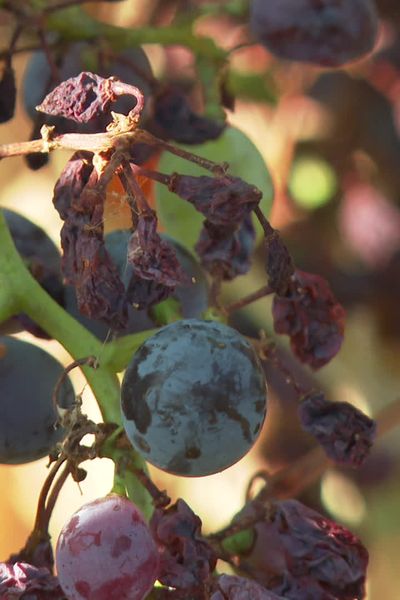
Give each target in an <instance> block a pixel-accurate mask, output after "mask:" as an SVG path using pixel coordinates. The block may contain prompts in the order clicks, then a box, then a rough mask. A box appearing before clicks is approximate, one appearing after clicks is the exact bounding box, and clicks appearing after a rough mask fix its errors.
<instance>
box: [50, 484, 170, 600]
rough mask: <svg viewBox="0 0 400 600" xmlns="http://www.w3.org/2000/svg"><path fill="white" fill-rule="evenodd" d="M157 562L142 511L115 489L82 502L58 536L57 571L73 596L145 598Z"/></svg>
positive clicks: (86, 599) (85, 599)
mask: <svg viewBox="0 0 400 600" xmlns="http://www.w3.org/2000/svg"><path fill="white" fill-rule="evenodd" d="M158 565H159V558H158V551H157V547H156V544H155V542H154V540H153V538H152V536H151V533H150V530H149V528H148V526H147V524H146V522H145V520H144V518H143V516H142V514H141V513H140V512H139V510H138V508H137V507H136V506H135V505H134V504H133V503H132V502H130V501H129V500H128V499H127V498H122V497H120V496H117V495H114V494H112V495H109V496H106V497H105V498H99V499H98V500H95V501H94V502H90V503H89V504H86V505H84V506H82V507H81V508H80V509H79V510H78V511H77V512H76V513H75V514H74V515H73V516H72V517H71V519H70V520H69V521H68V522H67V523H66V524H65V525H64V527H63V529H62V531H61V533H60V537H59V538H58V542H57V549H56V566H57V574H58V578H59V580H60V585H61V587H62V589H63V591H64V593H65V594H66V596H67V597H68V599H69V600H143V598H145V597H146V595H147V594H148V593H149V591H150V590H151V588H152V587H153V584H154V582H155V580H156V578H157V574H158Z"/></svg>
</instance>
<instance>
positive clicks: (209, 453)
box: [121, 319, 266, 476]
mask: <svg viewBox="0 0 400 600" xmlns="http://www.w3.org/2000/svg"><path fill="white" fill-rule="evenodd" d="M121 404H122V414H123V422H124V426H125V429H126V432H127V435H128V437H129V439H130V441H131V443H132V444H133V445H134V446H135V448H137V449H138V450H139V451H140V452H142V453H143V456H144V457H145V458H146V460H148V461H149V462H151V463H152V464H154V465H156V466H157V467H159V468H161V469H164V470H166V471H168V472H171V473H175V474H177V475H187V476H203V475H210V474H212V473H216V472H218V471H222V470H223V469H226V468H227V467H229V466H231V465H232V464H234V463H235V462H237V461H238V460H239V459H240V458H242V456H244V454H246V452H248V451H249V450H250V448H251V447H252V445H253V444H254V442H255V440H256V439H257V436H258V434H259V433H260V430H261V426H262V424H263V422H264V418H265V412H266V382H265V378H264V372H263V370H262V368H261V366H260V363H259V361H258V357H257V355H256V353H255V352H254V350H253V348H252V346H251V345H250V344H249V343H248V342H247V341H246V340H245V339H244V338H243V337H242V336H241V335H240V334H238V333H237V332H236V331H235V330H234V329H232V328H231V327H227V326H226V325H222V324H221V323H215V322H212V321H200V320H198V319H186V320H183V321H176V322H175V323H172V324H170V325H167V326H166V327H164V328H163V329H161V330H160V331H159V332H158V333H156V334H155V335H153V336H152V337H150V338H148V339H147V340H146V342H145V343H144V344H143V345H142V346H141V347H140V348H139V350H138V351H137V352H136V354H135V355H134V357H133V359H132V361H131V363H130V365H129V367H128V369H127V370H126V372H125V376H124V379H123V383H122V389H121Z"/></svg>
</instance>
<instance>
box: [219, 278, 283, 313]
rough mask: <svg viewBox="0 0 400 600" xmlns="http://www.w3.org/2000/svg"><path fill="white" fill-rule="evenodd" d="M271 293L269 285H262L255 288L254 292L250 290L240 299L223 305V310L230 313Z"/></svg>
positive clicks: (272, 291)
mask: <svg viewBox="0 0 400 600" xmlns="http://www.w3.org/2000/svg"><path fill="white" fill-rule="evenodd" d="M273 293H274V290H273V289H271V288H270V287H269V285H264V286H263V287H261V288H260V289H258V290H256V291H255V292H252V293H251V294H249V295H248V296H245V297H244V298H241V299H240V300H237V301H236V302H232V303H231V304H228V305H227V306H224V309H223V310H224V311H225V313H227V314H231V313H233V312H235V311H236V310H240V309H241V308H244V307H245V306H247V305H248V304H251V303H252V302H255V301H256V300H260V298H264V297H265V296H269V295H270V294H273Z"/></svg>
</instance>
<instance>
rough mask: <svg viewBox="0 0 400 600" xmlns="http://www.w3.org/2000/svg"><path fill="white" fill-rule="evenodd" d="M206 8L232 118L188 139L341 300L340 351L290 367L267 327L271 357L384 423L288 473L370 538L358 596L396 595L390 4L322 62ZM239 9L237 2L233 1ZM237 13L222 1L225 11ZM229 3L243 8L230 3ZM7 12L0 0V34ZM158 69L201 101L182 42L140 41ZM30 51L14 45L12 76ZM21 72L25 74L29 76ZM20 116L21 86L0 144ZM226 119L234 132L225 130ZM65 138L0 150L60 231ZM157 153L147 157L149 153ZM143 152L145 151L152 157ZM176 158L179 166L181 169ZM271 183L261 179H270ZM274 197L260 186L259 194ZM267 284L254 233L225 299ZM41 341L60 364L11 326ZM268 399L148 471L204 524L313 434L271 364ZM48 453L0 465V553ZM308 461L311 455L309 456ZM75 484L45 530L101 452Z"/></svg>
mask: <svg viewBox="0 0 400 600" xmlns="http://www.w3.org/2000/svg"><path fill="white" fill-rule="evenodd" d="M191 4H194V3H192V2H179V1H178V0H164V1H157V0H125V1H124V2H117V3H101V2H100V3H96V4H94V3H89V4H87V5H85V8H84V10H86V11H87V12H88V13H89V14H91V15H92V16H95V17H96V18H97V19H99V20H101V21H104V22H106V23H113V24H116V25H121V26H123V27H127V28H132V29H135V28H140V27H141V26H144V25H146V24H148V23H152V24H153V25H157V26H159V27H163V26H167V25H168V24H169V23H170V22H171V21H172V20H173V19H174V18H176V16H177V15H178V16H179V18H181V19H183V20H184V18H185V15H186V14H187V11H189V10H190V5H191ZM198 4H199V3H198ZM209 4H211V5H212V9H211V10H210V11H209V14H208V15H207V16H203V17H202V18H199V19H198V20H197V21H196V22H195V23H194V28H195V31H196V32H197V33H198V34H199V35H207V36H210V37H212V38H213V39H214V40H215V42H216V44H217V45H219V46H221V47H224V48H234V49H235V50H234V51H232V52H231V53H230V69H229V73H228V76H227V77H226V81H225V83H224V85H225V94H226V95H227V96H228V97H229V99H230V101H229V102H228V105H229V107H230V108H229V109H227V110H226V113H227V121H228V123H229V126H232V127H233V128H235V130H234V129H229V130H227V131H225V133H224V134H223V135H222V137H221V138H220V139H219V140H216V141H215V142H208V143H207V144H206V145H203V146H202V147H201V146H199V147H198V146H196V147H195V148H194V151H198V152H199V153H200V154H203V155H206V156H207V157H209V158H211V159H213V160H218V161H225V160H226V161H228V162H230V163H231V164H232V165H233V169H232V170H233V172H234V173H235V174H238V175H240V176H241V177H242V178H243V179H245V180H247V181H249V182H250V183H254V184H256V185H258V186H259V187H260V188H261V189H262V190H263V191H264V194H265V201H264V202H265V204H264V208H265V209H266V210H267V211H268V210H269V209H270V220H271V223H272V225H273V226H274V227H276V228H278V229H279V230H280V232H281V234H282V236H283V238H284V240H285V242H286V243H287V245H288V247H289V249H290V251H291V253H292V255H293V257H294V260H295V263H296V265H297V266H298V267H299V268H301V269H302V270H307V271H312V272H316V273H318V274H321V275H323V276H324V277H326V278H327V279H328V281H329V282H330V284H331V286H332V289H333V291H334V293H335V295H336V296H337V298H338V299H339V301H340V302H342V304H343V305H344V307H345V309H346V313H347V321H346V335H345V342H344V345H343V347H342V349H341V351H340V353H339V355H338V356H337V357H336V358H335V359H334V360H333V361H332V362H331V363H330V364H329V365H328V366H326V367H324V368H323V369H321V371H319V372H318V373H312V372H311V371H309V370H308V369H306V368H305V367H302V366H301V365H300V364H299V363H297V362H296V361H295V359H294V358H293V357H292V355H291V354H290V352H289V350H288V347H287V345H286V344H285V341H284V340H282V339H279V340H277V341H278V342H279V355H280V356H281V360H282V361H283V362H284V363H285V364H287V365H288V366H289V368H290V369H291V370H292V371H293V372H294V373H295V374H296V377H297V378H298V379H299V381H302V382H304V383H305V384H306V385H308V386H317V387H321V388H322V389H323V390H324V391H325V392H326V394H327V396H328V397H329V398H331V399H332V400H343V401H349V402H351V403H353V404H355V405H356V406H358V407H359V408H361V409H362V410H364V411H365V412H366V413H367V414H370V415H372V416H377V415H378V414H382V415H383V422H382V423H381V425H380V427H381V432H382V435H381V436H380V437H379V439H378V441H377V442H376V445H375V447H374V448H373V450H372V453H371V456H370V458H369V459H368V460H367V462H366V464H365V466H363V467H362V468H361V469H360V470H359V471H352V470H348V469H346V470H345V469H339V468H333V467H329V468H327V469H325V470H324V472H323V473H322V474H321V475H320V476H319V477H317V476H316V477H311V478H310V479H312V481H311V483H310V484H309V485H308V486H302V484H301V482H298V483H299V491H298V495H299V497H300V498H301V499H302V500H303V501H304V502H305V503H306V504H308V505H309V506H311V507H314V508H316V509H317V510H321V511H325V512H326V513H327V514H329V515H331V516H332V517H333V518H334V519H336V520H337V521H338V522H340V523H343V524H344V525H346V526H348V527H349V528H350V529H351V530H353V531H354V532H355V533H357V534H358V535H359V536H360V537H361V538H362V540H363V542H364V543H365V545H366V547H367V548H368V550H369V552H370V569H369V578H368V598H369V599H370V600H377V599H378V598H379V599H381V598H385V599H388V600H390V599H392V598H393V599H394V598H398V597H400V584H399V580H398V549H399V547H400V520H399V517H398V507H399V503H400V479H399V474H400V464H399V454H400V435H399V428H398V425H397V424H398V423H399V421H400V404H399V403H400V387H399V383H400V368H399V367H400V365H399V358H400V310H399V306H400V11H399V6H398V2H397V1H395V0H380V1H379V2H377V4H378V9H379V11H380V16H381V25H380V35H379V40H378V44H377V47H376V48H375V50H374V52H373V53H372V54H371V55H370V56H368V57H367V58H366V59H364V60H362V61H359V62H356V63H354V64H352V65H351V67H349V68H346V69H340V70H326V69H320V68H316V67H312V66H308V65H304V64H300V63H298V64H296V63H288V62H285V61H279V60H277V59H275V58H274V57H273V56H272V55H271V54H270V53H269V52H268V51H267V50H265V49H264V48H263V47H261V46H260V45H256V44H254V43H252V44H251V43H250V44H249V43H248V41H249V33H248V30H247V28H246V26H245V24H244V22H243V19H242V18H237V17H236V16H235V14H232V15H229V14H227V12H226V11H220V10H219V8H221V6H220V5H223V4H224V3H223V2H219V3H218V2H213V3H209ZM235 4H236V5H237V9H238V11H239V9H240V8H241V7H242V5H243V3H240V2H237V3H234V2H230V3H229V6H230V7H234V6H235ZM231 12H233V13H234V11H231ZM239 12H240V11H239ZM10 32H11V25H10V21H9V19H8V18H6V16H5V15H3V14H2V13H1V12H0V39H2V40H6V39H8V37H9V36H10ZM144 49H145V52H146V54H147V57H148V59H149V61H150V63H151V66H152V69H153V72H154V75H155V77H157V78H161V79H163V80H164V81H168V82H174V83H176V84H179V86H180V87H181V88H182V89H183V90H185V92H186V93H187V94H188V97H189V98H190V101H191V103H192V105H193V106H194V107H195V108H196V109H197V110H200V111H201V109H202V100H201V99H202V90H201V89H200V86H199V83H198V79H197V78H196V67H195V65H194V60H193V55H192V54H191V53H190V52H189V51H188V50H186V49H184V48H182V47H180V46H173V45H171V46H168V47H167V48H165V47H161V46H159V45H156V44H152V45H146V47H145V48H144ZM29 60H30V53H29V52H27V53H20V54H17V55H16V56H15V59H14V61H13V62H14V67H15V69H16V73H17V82H18V89H21V82H22V79H23V77H24V72H25V69H26V67H27V64H28V62H29ZM30 85H35V84H34V82H31V83H30ZM31 129H32V124H31V121H30V119H29V117H28V115H27V114H26V112H25V110H24V107H23V103H22V96H21V94H19V95H18V104H17V110H16V114H15V117H14V119H13V120H12V121H10V122H9V123H7V124H5V125H2V126H1V129H0V135H1V143H7V142H13V141H22V140H25V139H29V136H30V135H31ZM236 130H237V131H236ZM68 158H69V155H68V153H66V152H59V153H57V154H55V155H54V156H52V158H51V161H50V162H49V163H48V164H47V165H46V166H44V167H43V168H42V169H41V170H39V171H37V172H33V171H30V170H29V169H28V167H27V165H26V163H25V161H24V160H23V159H22V158H13V159H8V160H6V161H2V163H1V164H0V190H1V192H0V203H1V205H2V206H5V207H8V208H13V209H15V210H17V211H20V212H21V213H23V214H24V215H26V216H27V217H29V218H31V219H32V220H33V221H34V222H36V223H38V224H40V225H41V226H42V227H43V228H44V229H45V230H46V231H47V232H48V233H49V235H50V236H51V237H52V239H53V240H54V241H55V242H56V243H57V244H58V245H59V229H60V221H59V219H58V215H57V213H56V212H55V210H53V207H52V204H51V198H52V188H53V186H54V183H55V181H56V179H57V177H58V176H59V174H60V172H61V169H62V167H63V165H64V164H65V162H66V160H67V159H68ZM157 160H158V157H157ZM177 161H178V159H172V158H171V157H165V156H161V158H160V164H159V168H160V170H161V171H163V172H167V171H171V170H174V169H178V168H179V166H178V165H177ZM153 162H154V159H153ZM178 162H179V161H178ZM187 172H188V171H187ZM272 183H273V187H274V193H272ZM146 193H147V194H148V195H149V196H151V197H152V199H153V203H154V204H156V205H157V206H158V208H159V214H160V221H161V228H162V229H164V230H166V231H167V232H169V233H173V234H174V235H175V236H176V237H178V238H180V239H181V240H182V241H183V242H185V243H186V244H187V245H188V246H189V247H190V245H191V243H192V244H193V242H194V241H195V239H196V237H193V235H194V234H193V231H195V230H196V229H197V231H198V228H199V219H197V220H196V219H194V220H193V219H192V213H191V211H190V210H189V212H188V208H190V207H187V205H184V204H183V202H182V201H179V200H176V199H175V198H174V199H173V200H172V199H171V198H168V197H167V194H166V193H165V190H164V189H163V190H159V189H158V188H157V189H153V187H151V186H150V187H149V188H148V189H146ZM118 194H119V191H118V189H114V190H112V192H111V191H110V197H109V202H108V206H107V211H106V221H105V227H106V229H107V230H112V229H114V228H116V227H119V226H121V225H122V226H127V223H126V215H127V211H126V209H125V208H124V205H123V202H122V201H121V200H120V199H119V196H118ZM272 198H273V201H272ZM264 283H265V274H264V270H263V265H262V248H261V246H260V248H259V251H257V253H256V255H255V259H254V264H253V268H252V269H251V272H250V273H249V274H248V275H246V276H244V277H239V278H237V279H236V280H235V281H234V282H233V283H229V284H226V285H225V287H224V297H225V299H226V301H227V302H229V301H232V300H234V299H238V298H240V297H241V296H244V295H247V294H248V293H250V292H251V291H253V290H256V289H258V288H259V287H260V286H262V285H264ZM233 322H234V324H235V326H237V327H238V328H239V329H240V330H241V331H243V332H245V333H246V334H248V335H252V336H256V335H257V334H258V332H259V330H260V329H263V330H265V331H266V332H267V333H272V321H271V316H270V301H269V300H268V299H262V300H259V301H258V302H256V303H255V304H253V305H251V306H249V307H247V308H246V309H243V310H242V311H240V312H238V313H237V314H236V315H235V317H234V319H233ZM18 335H19V337H21V338H24V339H30V340H31V341H34V343H36V344H39V345H41V346H42V347H44V348H46V349H48V350H49V351H51V352H52V353H53V354H54V355H56V356H58V357H59V358H60V359H61V360H62V361H63V362H64V363H65V364H66V363H68V362H69V357H68V356H67V354H66V353H65V351H64V350H63V349H62V348H61V347H60V345H59V344H58V343H57V342H56V341H42V340H37V339H36V338H33V337H32V336H31V335H30V334H27V333H22V334H18ZM267 375H268V381H269V411H268V416H267V420H266V423H265V427H264V430H263V432H262V435H261V437H260V439H259V442H258V443H257V445H256V447H255V448H254V449H253V451H252V452H251V453H250V454H249V455H248V456H247V457H245V458H244V459H243V460H242V461H240V462H239V463H238V464H237V465H235V466H234V467H232V468H230V469H228V470H227V471H225V472H224V473H221V474H218V475H214V476H211V477H207V478H202V479H184V478H177V477H173V476H168V475H166V474H164V473H161V472H159V471H157V470H155V469H152V473H153V475H154V479H155V481H156V483H157V484H159V485H160V487H161V488H166V489H168V491H169V492H170V493H171V495H172V496H173V497H177V496H183V497H184V498H185V499H186V500H187V501H188V502H189V504H190V505H191V506H192V508H193V509H194V510H195V511H197V512H198V514H199V515H200V516H201V518H202V520H203V522H204V524H205V528H206V529H207V530H208V531H210V530H214V529H216V528H217V527H218V526H221V525H224V524H226V523H227V522H228V521H229V520H230V518H231V517H232V516H233V514H234V513H235V512H236V511H237V510H238V509H239V508H240V507H241V505H242V503H243V499H244V495H245V491H246V486H247V483H248V481H249V479H250V477H251V475H252V474H253V473H254V472H256V471H260V470H267V471H268V472H270V473H273V472H276V471H277V470H279V469H282V468H284V467H285V466H286V465H288V464H292V463H294V462H295V461H296V460H298V459H299V457H301V456H303V455H305V454H306V453H308V452H310V451H312V448H313V442H312V441H311V438H309V437H308V436H307V435H306V434H305V433H304V432H302V431H301V429H300V426H299V425H298V423H297V419H296V406H297V399H296V396H295V394H294V392H293V389H292V388H291V386H290V385H288V384H287V382H286V380H285V375H284V374H283V373H282V371H281V370H280V369H278V368H276V366H274V365H273V364H271V363H270V364H268V366H267ZM73 377H74V384H75V389H76V390H82V389H84V394H83V397H84V403H85V407H86V409H87V411H88V413H89V414H90V416H92V417H95V418H96V417H98V416H99V414H98V411H97V408H96V406H95V403H94V400H93V398H92V397H91V394H90V391H89V390H88V388H87V387H86V386H85V383H84V380H83V378H82V376H81V375H80V374H77V373H74V376H73ZM45 465H46V460H41V461H38V462H37V463H34V464H29V465H24V466H18V467H5V466H0V485H1V489H2V494H1V497H0V505H1V506H0V514H1V522H2V528H1V529H2V531H1V536H0V557H1V558H2V560H4V559H5V558H6V557H7V556H8V555H9V553H11V552H13V551H16V550H17V549H18V548H19V547H20V546H22V545H23V543H24V541H25V538H26V537H27V535H28V533H29V531H30V528H31V526H32V521H33V516H34V511H35V503H36V497H37V494H38V491H39V489H40V485H41V482H42V481H43V480H44V478H45V473H46V469H45ZM310 468H312V467H310ZM88 473H89V474H88V477H87V479H86V480H85V481H84V482H83V483H82V484H81V485H80V488H78V486H77V484H75V483H72V482H69V483H68V484H67V485H66V488H65V491H64V492H63V493H62V495H61V498H60V500H59V502H58V504H57V507H56V510H55V513H54V517H53V520H52V532H53V535H54V536H56V535H57V534H58V532H59V530H60V528H61V526H62V524H63V523H64V521H65V519H66V516H67V514H68V515H69V514H71V513H72V512H73V510H75V509H76V508H78V506H80V505H82V504H83V503H85V502H87V501H89V500H90V499H92V498H95V497H98V496H99V495H102V494H104V493H107V492H108V491H109V488H110V485H111V473H112V469H111V464H110V463H108V461H106V460H102V461H95V463H93V464H91V465H89V466H88Z"/></svg>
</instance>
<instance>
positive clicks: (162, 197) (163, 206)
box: [156, 127, 274, 251]
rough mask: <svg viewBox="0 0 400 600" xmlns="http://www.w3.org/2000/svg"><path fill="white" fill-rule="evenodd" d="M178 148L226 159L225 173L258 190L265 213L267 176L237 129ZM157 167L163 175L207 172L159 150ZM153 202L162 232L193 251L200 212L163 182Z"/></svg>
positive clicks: (268, 199) (271, 192) (267, 207)
mask: <svg viewBox="0 0 400 600" xmlns="http://www.w3.org/2000/svg"><path fill="white" fill-rule="evenodd" d="M182 148H184V149H185V150H187V151H189V152H193V153H194V154H198V155H199V156H203V157H205V158H208V159H209V160H213V161H215V162H217V163H223V162H228V163H229V165H230V169H229V173H231V174H232V175H235V176H237V177H241V178H242V179H243V180H244V181H246V182H247V183H250V184H253V185H255V186H257V187H258V188H259V189H260V190H261V191H262V193H263V198H262V200H261V209H262V210H263V212H264V214H265V215H266V216H268V215H269V213H270V210H271V206H272V200H273V196H274V190H273V185H272V180H271V176H270V174H269V171H268V168H267V166H266V164H265V162H264V159H263V157H262V156H261V154H260V152H259V151H258V150H257V148H256V146H255V145H254V144H253V142H251V141H250V140H249V138H248V137H247V136H246V135H245V134H244V133H242V132H241V131H239V129H235V128H233V127H228V128H227V129H226V130H225V131H224V133H223V134H222V136H221V137H220V138H218V140H214V141H211V142H206V143H205V144H201V145H199V146H182ZM158 170H159V171H161V172H162V173H167V174H171V173H174V172H176V173H183V174H185V175H207V171H205V170H204V169H202V168H201V167H199V166H197V165H194V164H193V163H189V162H187V161H185V160H183V159H182V158H180V157H178V156H175V155H173V154H169V153H168V152H164V153H163V155H162V157H161V159H160V163H159V168H158ZM156 202H157V212H158V215H159V218H160V222H161V225H162V226H163V227H164V229H165V231H166V232H167V233H168V234H169V235H171V236H172V237H173V238H175V239H176V240H178V241H179V242H181V244H183V245H184V246H185V247H186V248H188V249H189V250H191V251H193V248H194V246H195V244H196V242H197V239H198V237H199V234H200V229H201V226H202V223H203V220H204V217H203V215H202V214H200V213H199V212H197V211H196V209H195V208H193V206H192V205H191V204H189V203H188V202H186V201H185V200H182V199H181V198H178V196H176V195H175V194H173V193H172V192H170V191H169V190H168V189H167V188H166V187H165V186H164V185H161V184H158V183H157V184H156ZM255 224H256V227H257V234H258V239H261V237H262V232H261V228H260V227H259V226H258V223H257V222H256V223H255Z"/></svg>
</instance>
